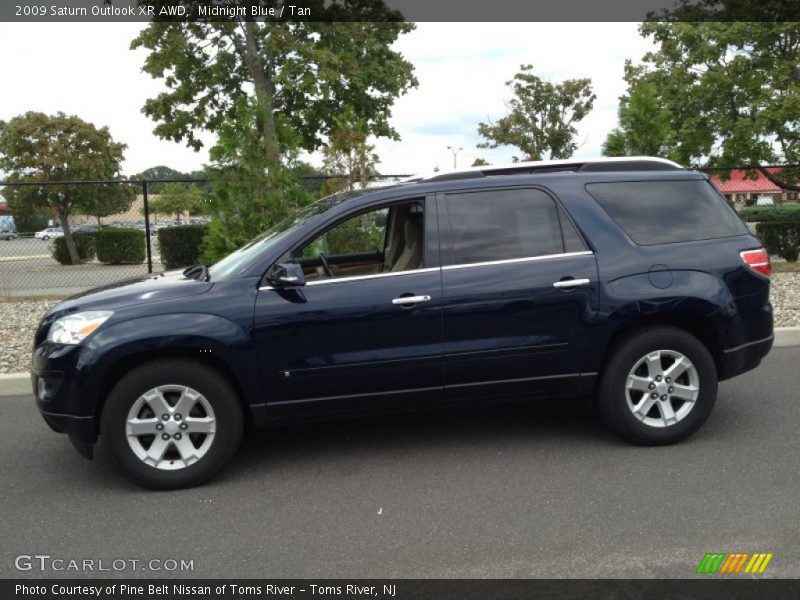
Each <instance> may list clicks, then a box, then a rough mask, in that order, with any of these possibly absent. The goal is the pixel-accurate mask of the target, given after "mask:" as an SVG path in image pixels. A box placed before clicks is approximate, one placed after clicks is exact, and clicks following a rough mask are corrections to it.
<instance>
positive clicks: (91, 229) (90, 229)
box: [72, 225, 100, 234]
mask: <svg viewBox="0 0 800 600" xmlns="http://www.w3.org/2000/svg"><path fill="white" fill-rule="evenodd" d="M98 231H100V226H99V225H78V226H77V227H76V228H75V229H73V230H72V232H73V233H81V234H91V233H97V232H98Z"/></svg>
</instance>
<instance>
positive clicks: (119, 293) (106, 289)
mask: <svg viewBox="0 0 800 600" xmlns="http://www.w3.org/2000/svg"><path fill="white" fill-rule="evenodd" d="M213 285H214V284H213V282H207V281H197V280H195V279H189V278H187V277H184V276H183V271H167V272H166V273H153V274H152V275H144V276H141V277H132V278H130V279H123V280H122V281H117V282H115V283H112V284H109V285H104V286H102V287H97V288H93V289H91V290H87V291H85V292H82V293H80V294H76V295H75V296H72V297H70V298H67V299H66V300H63V301H62V302H59V303H58V304H56V305H55V306H53V307H52V308H51V309H50V310H49V311H47V314H46V315H45V318H46V317H49V316H51V315H54V314H55V313H59V316H61V314H63V313H71V312H77V311H79V310H115V309H119V308H124V307H127V306H134V305H136V304H143V303H146V302H148V303H149V302H157V301H159V300H172V299H175V298H185V297H187V296H194V295H196V294H202V293H204V292H207V291H208V290H210V289H211V288H212V287H213Z"/></svg>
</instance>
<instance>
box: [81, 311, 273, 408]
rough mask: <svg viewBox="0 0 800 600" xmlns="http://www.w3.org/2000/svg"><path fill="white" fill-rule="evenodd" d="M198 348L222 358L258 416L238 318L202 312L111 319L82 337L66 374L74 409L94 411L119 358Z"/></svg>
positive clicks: (255, 381)
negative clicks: (77, 402)
mask: <svg viewBox="0 0 800 600" xmlns="http://www.w3.org/2000/svg"><path fill="white" fill-rule="evenodd" d="M162 351H163V352H181V351H183V352H184V353H183V355H184V356H185V355H186V354H187V353H192V352H197V353H198V356H201V357H203V358H207V359H208V358H209V354H210V355H213V357H214V360H215V362H220V361H221V362H222V363H223V364H224V365H225V367H227V369H228V370H229V371H230V373H232V374H233V377H234V378H235V380H236V381H235V383H236V384H238V387H239V388H240V389H241V390H242V392H243V394H244V398H243V399H244V402H245V404H246V405H248V406H250V408H251V411H252V412H253V417H254V419H256V420H257V421H258V420H260V418H261V416H262V415H261V414H260V412H262V411H263V405H260V404H259V402H260V401H261V400H260V399H261V398H262V394H261V383H260V381H259V378H258V375H257V374H258V367H257V363H256V360H255V351H254V347H253V341H252V338H251V337H250V335H249V334H248V333H247V332H246V331H245V330H244V329H242V327H240V326H239V325H238V324H237V323H235V322H233V321H231V320H229V319H226V318H224V317H220V316H219V315H212V314H206V313H180V314H178V313H173V314H161V315H154V316H141V317H136V318H132V319H128V320H125V321H120V322H116V323H110V324H109V327H104V328H102V329H100V330H99V331H98V332H97V333H96V334H95V335H93V336H92V337H90V338H89V339H88V340H87V344H86V345H85V346H83V347H82V349H81V353H80V356H79V358H78V360H77V361H76V364H75V374H74V376H73V377H72V378H71V379H72V385H73V386H76V389H74V390H73V392H74V395H73V397H74V398H80V399H81V400H80V403H81V406H75V411H76V413H77V414H85V415H90V414H95V415H96V414H99V409H100V407H101V405H102V402H103V401H104V400H105V398H102V397H100V396H101V393H102V388H101V382H103V381H104V380H105V379H106V376H107V375H108V374H109V372H110V371H111V370H112V369H113V367H114V365H115V364H118V363H119V362H120V361H123V360H127V359H130V358H132V357H136V358H138V359H144V360H147V358H146V356H144V355H146V354H148V353H150V354H153V356H154V357H158V356H163V354H161V352H162Z"/></svg>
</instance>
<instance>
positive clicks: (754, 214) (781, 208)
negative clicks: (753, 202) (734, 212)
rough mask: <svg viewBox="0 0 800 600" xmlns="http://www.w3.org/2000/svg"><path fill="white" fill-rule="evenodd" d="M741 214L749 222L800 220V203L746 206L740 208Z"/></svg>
mask: <svg viewBox="0 0 800 600" xmlns="http://www.w3.org/2000/svg"><path fill="white" fill-rule="evenodd" d="M739 216H740V217H741V218H742V220H743V221H747V222H748V223H766V222H777V221H781V222H785V221H800V204H779V205H777V206H746V207H745V208H741V209H739Z"/></svg>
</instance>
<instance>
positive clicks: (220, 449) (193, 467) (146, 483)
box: [100, 359, 244, 490]
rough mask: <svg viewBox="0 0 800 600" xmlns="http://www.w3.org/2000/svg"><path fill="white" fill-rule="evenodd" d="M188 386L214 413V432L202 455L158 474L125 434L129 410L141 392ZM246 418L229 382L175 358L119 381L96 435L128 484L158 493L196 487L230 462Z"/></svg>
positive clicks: (153, 363)
mask: <svg viewBox="0 0 800 600" xmlns="http://www.w3.org/2000/svg"><path fill="white" fill-rule="evenodd" d="M170 384H177V385H183V386H188V387H190V388H192V389H194V390H196V391H197V392H199V393H200V394H202V395H203V396H204V397H205V399H206V400H207V401H208V403H209V404H210V405H211V408H212V409H213V411H214V416H215V420H216V431H215V432H214V438H213V441H212V442H211V445H210V447H209V448H208V450H207V452H206V453H205V455H203V456H202V458H200V459H199V460H198V461H197V462H195V463H193V464H190V465H189V466H186V467H183V468H180V469H177V470H161V469H159V468H156V467H154V466H151V465H149V464H147V463H145V462H143V461H142V460H141V459H140V458H139V457H138V456H137V455H136V454H135V453H134V451H133V450H132V449H131V446H130V445H129V443H128V439H127V434H126V424H127V418H128V412H129V411H130V410H131V408H132V406H133V404H134V402H136V400H137V399H138V398H139V397H140V396H141V395H142V394H144V393H145V392H147V391H148V390H151V389H153V388H156V387H158V386H164V385H170ZM243 425H244V419H243V416H242V407H241V404H240V402H239V398H238V395H237V393H236V391H235V390H234V389H233V387H232V386H231V385H230V383H229V382H228V380H227V379H226V378H225V377H223V376H222V375H220V374H219V373H217V372H216V371H214V370H213V369H209V368H208V366H206V365H203V364H200V363H197V362H193V361H191V360H183V359H173V360H166V361H159V362H152V363H147V364H145V365H142V366H140V367H137V368H136V369H134V370H132V371H130V372H129V373H128V374H126V375H125V376H124V377H122V378H121V379H120V380H119V381H118V382H117V384H116V385H115V386H114V388H113V389H112V390H111V393H110V394H109V395H108V398H107V400H106V403H105V405H104V407H103V412H102V416H101V419H100V435H101V439H102V440H103V444H104V445H105V447H106V449H107V451H108V454H109V456H110V457H111V461H112V462H113V463H114V465H115V466H116V467H117V468H118V469H119V470H120V471H121V472H122V473H123V474H124V475H125V476H126V477H127V478H128V479H130V480H131V481H133V482H134V483H136V484H138V485H141V486H143V487H146V488H150V489H156V490H167V489H178V488H186V487H192V486H196V485H199V484H201V483H203V482H205V481H207V480H208V479H210V478H211V477H213V476H214V475H216V474H217V473H218V472H219V471H220V470H221V469H222V468H223V467H224V466H225V464H226V463H227V462H228V461H229V460H230V459H231V457H232V456H233V455H234V453H235V452H236V450H237V448H238V447H239V442H240V441H241V438H242V430H243Z"/></svg>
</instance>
